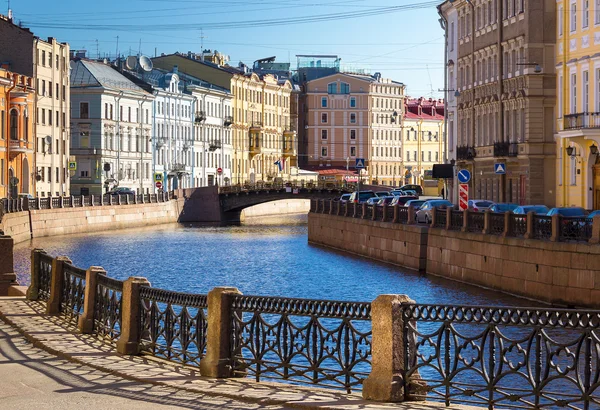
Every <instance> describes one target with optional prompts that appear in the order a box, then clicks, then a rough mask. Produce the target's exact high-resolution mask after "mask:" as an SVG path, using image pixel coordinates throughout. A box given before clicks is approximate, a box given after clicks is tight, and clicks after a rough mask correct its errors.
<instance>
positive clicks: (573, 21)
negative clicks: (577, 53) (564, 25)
mask: <svg viewBox="0 0 600 410" xmlns="http://www.w3.org/2000/svg"><path fill="white" fill-rule="evenodd" d="M569 28H570V30H571V32H573V31H575V30H577V3H571V23H570V26H569Z"/></svg>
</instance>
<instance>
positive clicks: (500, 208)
mask: <svg viewBox="0 0 600 410" xmlns="http://www.w3.org/2000/svg"><path fill="white" fill-rule="evenodd" d="M518 207H519V205H518V204H505V203H500V204H493V205H492V206H490V207H489V208H488V210H489V211H490V212H496V213H504V212H512V211H514V210H515V209H517V208H518Z"/></svg>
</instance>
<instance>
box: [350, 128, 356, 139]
mask: <svg viewBox="0 0 600 410" xmlns="http://www.w3.org/2000/svg"><path fill="white" fill-rule="evenodd" d="M350 139H351V140H355V139H356V130H350Z"/></svg>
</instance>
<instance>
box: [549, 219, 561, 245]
mask: <svg viewBox="0 0 600 410" xmlns="http://www.w3.org/2000/svg"><path fill="white" fill-rule="evenodd" d="M561 224H562V217H561V216H560V215H558V214H556V215H552V236H551V237H550V240H551V241H552V242H558V241H559V239H560V225H561Z"/></svg>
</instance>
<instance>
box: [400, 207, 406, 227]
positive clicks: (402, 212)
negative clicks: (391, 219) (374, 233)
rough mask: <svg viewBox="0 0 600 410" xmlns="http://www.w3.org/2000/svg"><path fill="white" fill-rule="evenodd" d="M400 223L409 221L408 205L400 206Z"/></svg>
mask: <svg viewBox="0 0 600 410" xmlns="http://www.w3.org/2000/svg"><path fill="white" fill-rule="evenodd" d="M398 223H401V224H407V223H408V207H406V206H399V207H398Z"/></svg>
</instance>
